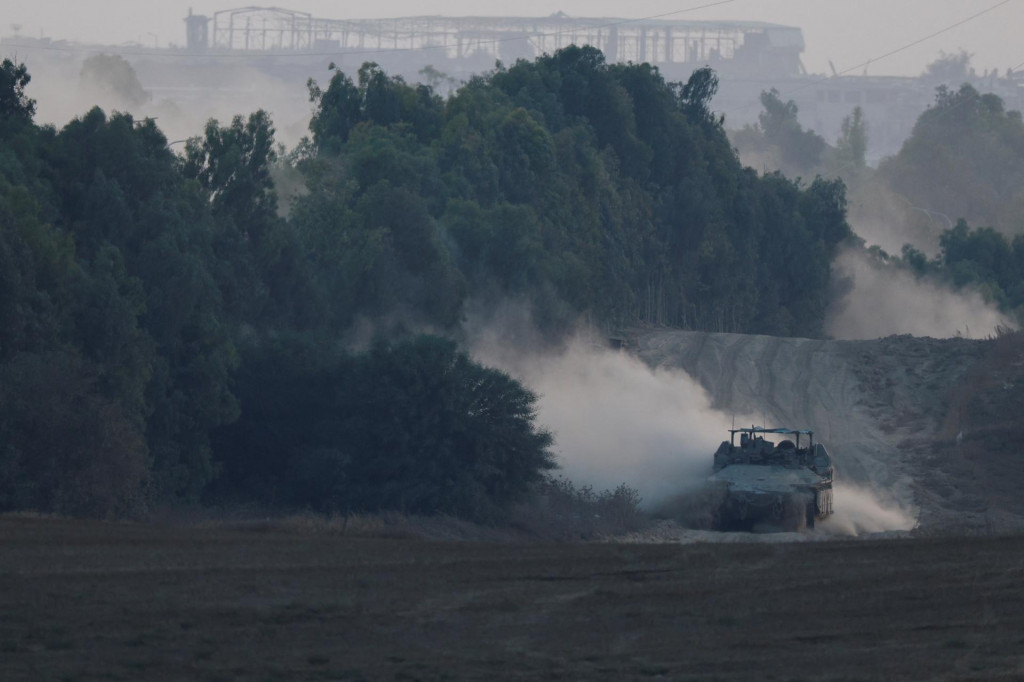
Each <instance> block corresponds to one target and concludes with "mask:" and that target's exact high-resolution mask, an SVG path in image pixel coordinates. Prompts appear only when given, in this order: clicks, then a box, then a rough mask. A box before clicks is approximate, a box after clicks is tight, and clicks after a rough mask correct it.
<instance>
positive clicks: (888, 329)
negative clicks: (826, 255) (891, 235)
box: [825, 250, 1014, 339]
mask: <svg viewBox="0 0 1024 682" xmlns="http://www.w3.org/2000/svg"><path fill="white" fill-rule="evenodd" d="M833 268H834V269H835V274H836V277H837V279H839V280H845V281H846V283H847V286H848V287H849V291H847V292H846V293H845V295H843V296H842V297H841V298H840V299H838V300H836V301H834V302H833V304H832V305H831V306H830V309H829V311H828V314H827V317H826V320H825V331H826V333H827V334H829V335H830V336H832V337H834V338H836V339H875V338H880V337H884V336H890V335H892V334H912V335H914V336H930V337H934V338H951V337H955V336H964V337H972V338H984V337H986V336H989V335H991V334H994V333H995V330H996V328H997V327H999V326H1002V327H1007V328H1013V327H1014V325H1013V324H1012V323H1011V322H1010V320H1009V319H1008V318H1007V317H1006V316H1004V315H1003V314H1002V313H1000V312H999V311H998V310H996V309H995V307H993V306H991V305H989V304H987V303H985V301H984V300H983V299H982V297H981V294H980V293H978V292H975V291H966V292H964V291H961V292H955V291H952V290H951V289H948V288H944V287H941V286H938V285H936V284H934V283H930V282H927V281H925V280H919V279H917V278H916V277H914V275H913V274H912V273H910V272H907V271H904V270H897V269H895V268H891V267H883V266H882V265H880V264H877V263H874V262H872V260H871V259H870V258H869V257H868V256H867V255H865V254H863V253H861V252H858V251H854V250H848V251H845V252H843V253H841V254H840V255H839V256H838V257H837V258H836V260H835V261H834V262H833Z"/></svg>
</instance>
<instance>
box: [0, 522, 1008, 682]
mask: <svg viewBox="0 0 1024 682" xmlns="http://www.w3.org/2000/svg"><path fill="white" fill-rule="evenodd" d="M314 530H315V529H314ZM0 548H2V553H0V679H3V680H8V681H12V680H209V681H214V680H455V679H523V680H526V679H530V680H532V679H563V680H587V679H609V680H628V679H649V678H661V679H671V680H744V679H750V680H995V679H1005V680H1011V679H1013V680H1016V679H1022V678H1024V537H1021V536H1009V537H973V538H967V537H959V538H936V537H930V538H918V539H901V540H871V541H864V540H862V541H834V542H806V543H722V544H717V543H704V544H686V545H679V544H677V545H629V544H598V543H592V544H523V543H511V542H503V543H499V542H490V543H488V542H448V543H443V542H428V541H424V540H416V539H411V538H377V539H373V538H359V537H351V536H341V535H339V534H337V533H331V532H324V531H323V530H320V531H316V532H301V531H300V529H295V528H291V529H289V528H286V527H279V526H274V525H273V524H265V525H261V524H252V525H250V526H246V525H244V524H243V525H240V526H235V527H225V526H223V525H222V526H220V527H216V526H215V527H201V526H200V527H196V526H192V527H181V526H158V525H141V524H111V523H90V522H81V521H65V520H58V519H38V518H19V517H5V518H0Z"/></svg>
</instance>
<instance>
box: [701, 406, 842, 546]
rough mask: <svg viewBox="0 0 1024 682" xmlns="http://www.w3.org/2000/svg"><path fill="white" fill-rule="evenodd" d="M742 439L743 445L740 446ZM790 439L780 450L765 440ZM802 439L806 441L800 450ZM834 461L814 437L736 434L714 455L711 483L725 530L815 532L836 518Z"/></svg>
mask: <svg viewBox="0 0 1024 682" xmlns="http://www.w3.org/2000/svg"><path fill="white" fill-rule="evenodd" d="M736 434H739V441H740V442H739V445H736ZM769 434H773V435H779V436H783V437H785V436H791V437H793V439H792V440H790V439H789V438H784V439H783V440H781V441H779V442H778V444H775V443H772V442H771V441H768V440H766V439H765V436H766V435H769ZM801 436H806V440H805V441H804V445H803V446H801V442H800V440H801V438H800V437H801ZM832 475H833V469H832V458H831V457H829V454H828V452H827V451H826V450H825V446H824V445H822V444H821V443H815V442H814V432H813V431H798V430H794V429H765V428H761V427H756V426H751V427H750V428H749V429H732V430H731V431H729V440H727V441H723V442H722V444H721V445H720V446H719V447H718V451H717V452H715V465H714V474H713V475H712V477H711V478H712V483H713V484H714V485H716V486H717V487H719V488H720V490H721V497H720V499H721V500H722V504H721V507H720V509H719V515H718V520H719V526H720V528H722V529H723V530H755V529H756V530H799V529H800V528H813V527H814V524H815V522H816V521H820V520H822V519H825V518H826V517H828V516H829V515H830V514H831V513H832Z"/></svg>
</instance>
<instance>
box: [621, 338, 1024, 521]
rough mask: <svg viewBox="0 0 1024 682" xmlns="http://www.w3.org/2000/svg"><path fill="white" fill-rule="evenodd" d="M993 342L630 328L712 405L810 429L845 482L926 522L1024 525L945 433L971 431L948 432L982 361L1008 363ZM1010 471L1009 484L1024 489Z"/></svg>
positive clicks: (633, 343)
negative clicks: (996, 355) (997, 356)
mask: <svg viewBox="0 0 1024 682" xmlns="http://www.w3.org/2000/svg"><path fill="white" fill-rule="evenodd" d="M995 344H996V342H995V341H993V340H970V339H961V338H956V339H931V338H918V337H911V336H894V337H888V338H885V339H877V340H870V341H831V340H812V339H791V338H779V337H771V336H755V335H742V334H714V333H704V332H684V331H653V332H650V331H648V332H643V333H636V334H633V335H631V336H630V337H629V340H628V345H629V346H630V350H631V351H632V352H634V353H636V354H637V355H638V356H639V357H640V358H642V359H643V360H644V361H645V362H647V363H648V364H650V365H652V366H658V367H674V368H681V369H683V370H685V371H686V372H687V373H688V374H690V375H691V376H693V377H694V378H695V379H697V380H698V381H699V382H700V383H701V384H702V385H703V386H704V388H705V389H706V390H707V391H708V393H709V394H710V395H711V397H712V400H713V404H714V407H715V408H716V409H719V410H722V411H724V412H727V413H730V414H732V415H735V421H736V425H737V426H742V425H744V424H748V423H751V422H752V423H755V424H758V425H760V424H765V425H767V426H786V427H791V428H807V429H812V430H814V432H815V439H816V440H818V441H821V442H824V443H825V445H826V447H828V449H829V452H830V453H831V454H832V455H833V459H834V461H835V466H836V472H837V474H836V475H837V486H838V485H841V484H852V485H854V486H857V487H859V488H862V489H867V490H870V491H871V493H872V494H874V495H875V496H876V497H878V498H879V499H880V500H882V501H884V502H887V503H892V504H896V505H898V506H900V507H901V508H903V509H906V510H908V511H911V513H913V514H914V515H915V516H916V517H917V518H918V521H919V528H920V530H921V531H934V530H941V529H943V528H950V527H952V526H956V527H958V528H960V529H966V528H971V529H988V530H1010V529H1013V528H1024V508H1022V509H1016V508H1015V507H1013V506H1012V505H1009V504H1008V503H1006V502H1004V501H1003V500H1002V499H1001V498H1000V499H994V498H992V495H991V494H990V490H989V488H990V487H991V486H986V484H985V481H984V479H983V477H979V476H977V475H975V476H973V477H966V478H965V477H964V476H963V475H962V473H963V468H964V467H963V461H962V460H963V459H964V458H965V456H966V455H965V454H964V452H963V451H961V450H957V449H956V448H950V447H949V443H948V442H947V441H950V440H951V439H952V438H955V437H956V435H957V433H960V440H961V441H962V440H963V438H964V436H963V433H962V431H961V430H959V429H956V430H954V431H953V432H952V433H950V414H951V411H954V410H957V409H959V410H961V411H963V409H964V408H963V406H959V407H958V405H959V403H958V397H959V396H961V395H962V394H963V392H964V386H966V385H971V386H975V385H976V384H978V381H979V380H978V378H977V375H978V374H979V373H980V372H987V373H988V374H992V373H993V372H999V371H1000V370H999V369H996V368H993V367H989V366H988V365H986V362H987V363H988V364H989V365H990V364H991V359H990V358H991V356H992V354H993V351H994V347H995ZM1008 355H1009V356H1011V360H1012V359H1016V355H1014V354H1013V353H1009V354H1008ZM983 399H984V396H983V395H976V396H975V400H979V401H980V400H983ZM984 419H985V418H984V417H978V419H977V423H976V425H975V426H976V428H974V429H973V430H974V431H977V432H982V431H985V428H984V425H983V422H984ZM991 454H993V456H994V453H991ZM1003 454H1005V453H1003ZM982 467H983V465H982ZM976 468H977V467H975V469H976ZM1004 469H1005V467H1004ZM1003 483H1004V485H1003V486H1002V488H1003V489H1018V490H1019V489H1020V488H1014V486H1013V485H1012V484H1009V485H1006V484H1005V481H1004V482H1003ZM1020 483H1021V484H1024V480H1022V481H1020Z"/></svg>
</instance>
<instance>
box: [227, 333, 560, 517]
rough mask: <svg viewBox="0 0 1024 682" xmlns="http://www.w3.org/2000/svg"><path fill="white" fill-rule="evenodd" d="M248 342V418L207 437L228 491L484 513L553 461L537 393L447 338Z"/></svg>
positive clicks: (374, 507)
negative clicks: (355, 347)
mask: <svg viewBox="0 0 1024 682" xmlns="http://www.w3.org/2000/svg"><path fill="white" fill-rule="evenodd" d="M271 349H273V350H271ZM253 350H254V351H255V355H254V356H250V360H249V361H247V363H246V367H247V368H248V369H247V370H246V371H245V372H243V374H242V381H241V382H240V386H239V390H240V392H241V397H242V406H243V416H242V419H241V420H240V421H239V422H238V423H237V424H236V425H233V426H230V427H226V428H224V429H222V430H221V431H219V432H218V434H217V436H216V438H215V442H216V443H217V452H218V453H219V455H218V456H219V459H220V461H221V462H223V463H224V466H225V469H224V475H223V477H222V479H221V481H220V482H219V483H218V487H219V489H220V490H221V494H222V495H229V494H230V493H231V492H234V493H235V494H238V493H242V494H248V495H253V494H256V495H258V496H259V497H260V498H261V499H262V500H263V501H264V502H268V503H276V504H283V505H291V506H309V507H313V508H316V509H320V510H333V511H346V512H347V511H363V512H365V511H380V510H398V511H403V512H406V513H416V514H436V513H446V514H455V515H458V516H462V517H465V518H471V519H478V520H490V519H495V518H497V517H499V516H500V515H501V513H502V512H503V511H504V510H505V509H507V508H508V507H509V505H511V504H513V503H514V502H516V501H518V500H519V499H521V498H522V497H523V496H524V495H525V494H526V493H527V491H528V490H529V489H530V487H531V485H533V484H534V483H536V482H537V481H539V480H540V478H541V476H542V474H543V473H544V472H545V471H547V470H550V469H551V468H553V466H554V464H553V460H552V456H551V453H550V451H549V447H550V445H551V441H552V439H551V435H550V434H549V433H547V432H546V431H544V430H542V429H540V428H538V427H537V426H536V425H535V419H536V411H535V404H536V396H534V395H533V394H532V393H531V392H530V391H529V390H527V389H526V388H524V387H523V386H521V385H520V384H519V383H517V382H516V381H514V380H513V379H512V378H511V377H509V376H508V375H506V374H504V373H502V372H499V371H497V370H493V369H488V368H486V367H483V366H481V365H478V364H476V363H474V362H472V361H471V360H470V359H469V356H468V355H467V354H466V353H465V352H463V351H459V350H458V349H457V347H456V345H455V343H454V342H452V341H449V340H446V339H441V338H438V337H430V336H420V337H416V338H413V339H410V340H406V341H397V342H386V341H383V340H380V339H378V340H377V341H376V342H375V343H374V345H373V346H372V348H371V349H370V351H369V352H367V353H365V354H363V355H358V356H354V357H351V358H346V357H338V356H337V355H336V354H335V355H333V356H331V355H330V354H326V355H325V354H324V352H323V349H321V348H317V347H316V346H315V345H313V346H311V345H307V342H306V341H305V340H303V339H293V340H290V341H284V340H279V341H277V342H275V343H272V344H271V345H270V346H268V347H266V348H264V349H262V350H260V349H258V348H254V349H253Z"/></svg>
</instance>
